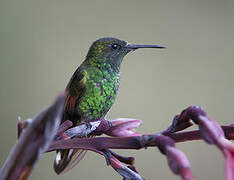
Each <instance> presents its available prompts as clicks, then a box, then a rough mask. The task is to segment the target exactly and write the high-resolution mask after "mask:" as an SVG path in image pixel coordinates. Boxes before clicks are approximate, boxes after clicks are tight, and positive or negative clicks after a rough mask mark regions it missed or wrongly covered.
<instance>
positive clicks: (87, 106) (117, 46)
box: [54, 38, 163, 174]
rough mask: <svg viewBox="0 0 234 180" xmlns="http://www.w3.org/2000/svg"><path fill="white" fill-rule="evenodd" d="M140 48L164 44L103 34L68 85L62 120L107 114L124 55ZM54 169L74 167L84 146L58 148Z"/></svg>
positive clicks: (82, 153)
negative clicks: (141, 42) (150, 43)
mask: <svg viewBox="0 0 234 180" xmlns="http://www.w3.org/2000/svg"><path fill="white" fill-rule="evenodd" d="M138 48H163V47H161V46H157V45H134V44H129V43H127V42H126V41H122V40H119V39H116V38H102V39H99V40H97V41H95V42H94V43H93V44H92V46H91V47H90V49H89V51H88V54H87V56H86V59H85V60H84V62H83V63H82V64H81V65H80V66H79V67H78V69H77V70H76V71H75V73H74V74H73V76H72V78H71V80H70V82H69V83H68V85H67V88H66V92H67V99H66V104H65V109H64V117H63V120H62V121H65V120H71V121H72V122H73V125H74V126H76V125H78V124H80V123H83V122H88V121H93V120H98V119H101V118H104V117H105V115H106V114H107V112H108V111H109V110H110V108H111V106H112V105H113V103H114V101H115V98H116V94H117V91H118V87H119V76H120V65H121V63H122V60H123V57H124V56H125V55H126V54H127V53H129V52H130V51H133V50H135V49H138ZM57 153H58V154H57V156H56V160H55V163H54V169H55V171H56V172H57V173H58V174H60V173H64V172H66V171H68V170H69V169H71V168H72V167H73V166H74V165H75V164H77V163H78V162H79V161H80V160H81V159H82V157H83V156H84V155H85V151H84V150H79V149H78V150H77V149H76V150H73V149H71V150H61V151H58V152H57Z"/></svg>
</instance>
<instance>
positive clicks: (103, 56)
mask: <svg viewBox="0 0 234 180" xmlns="http://www.w3.org/2000/svg"><path fill="white" fill-rule="evenodd" d="M139 48H165V47H163V46H159V45H137V44H130V43H128V42H127V41H123V40H119V39H116V38H111V37H106V38H101V39H98V40H96V41H95V42H93V44H92V45H91V47H90V48H89V51H88V54H87V57H86V60H88V61H91V62H92V64H99V65H101V64H103V63H105V64H106V63H109V64H110V65H112V66H114V67H115V68H117V69H119V67H120V65H121V62H122V60H123V58H124V56H125V55H126V54H128V53H129V52H131V51H134V50H136V49H139Z"/></svg>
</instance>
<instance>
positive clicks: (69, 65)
mask: <svg viewBox="0 0 234 180" xmlns="http://www.w3.org/2000/svg"><path fill="white" fill-rule="evenodd" d="M233 18H234V1H232V0H223V1H219V0H212V1H211V0H196V1H195V0H191V1H188V0H177V1H169V0H147V1H140V0H137V1H123V0H119V1H109V0H99V1H79V0H68V1H64V0H40V1H35V0H21V1H18V0H1V1H0V84H1V88H0V99H1V100H0V107H1V108H0V114H1V126H0V143H1V149H0V165H1V166H2V164H3V163H4V161H5V159H6V157H7V156H8V154H9V152H10V150H11V147H12V146H13V145H14V144H15V142H16V123H17V117H18V116H21V117H22V118H23V119H26V118H29V117H33V116H34V115H35V114H37V113H38V112H39V111H41V109H42V108H44V107H45V106H48V105H49V104H51V103H52V101H53V100H54V98H55V96H56V95H57V94H58V93H59V92H61V91H63V90H64V88H65V86H66V84H67V82H68V81H69V79H70V77H71V76H72V74H73V72H74V71H75V70H76V68H77V67H78V65H79V64H80V63H81V62H82V61H83V60H84V57H85V55H86V53H87V51H88V48H89V46H90V45H91V43H92V42H93V41H94V40H96V39H98V38H100V37H105V36H112V37H117V38H120V39H124V40H127V41H129V42H133V43H142V44H143V43H146V44H149V43H152V44H161V45H165V46H167V47H168V48H167V49H165V50H157V49H156V50H155V49H144V50H138V51H135V52H134V53H131V54H129V55H127V57H126V58H125V59H124V63H123V65H122V69H121V70H122V72H121V73H122V74H121V85H120V91H119V94H118V98H117V101H116V103H115V104H114V106H113V108H112V110H111V111H110V113H109V115H108V118H118V117H130V118H137V119H142V120H143V121H144V123H143V125H142V126H141V127H140V128H139V129H138V131H139V132H141V133H155V132H159V131H161V130H163V129H165V128H167V127H168V126H169V124H170V123H171V121H172V119H173V116H174V115H175V114H177V113H180V112H181V110H183V109H184V108H186V107H187V106H190V105H194V104H198V105H200V106H202V107H203V108H204V109H205V111H206V112H207V113H208V115H209V116H210V117H212V118H214V119H215V120H217V121H218V122H219V123H220V124H231V123H234V110H233V108H234V105H233V100H234V71H233V68H234V60H233V48H234V39H233V33H234V21H233ZM177 147H179V148H180V149H182V150H183V151H184V152H185V154H186V155H187V156H188V158H189V160H190V162H191V165H192V171H193V173H194V174H195V176H196V178H197V179H206V180H211V179H223V170H224V159H223V157H222V154H221V153H220V152H219V151H218V150H217V149H216V148H214V147H212V146H208V145H207V144H205V143H204V142H202V141H196V142H186V143H181V144H177ZM118 152H121V153H122V154H124V155H130V156H135V157H136V166H137V168H138V170H139V172H140V174H141V175H142V176H143V177H145V178H146V179H155V178H157V179H179V178H178V177H176V176H174V175H173V174H172V173H171V172H170V170H169V167H168V165H167V162H166V159H165V157H164V156H162V155H161V154H160V153H159V152H158V150H157V149H155V148H151V149H150V148H149V149H147V150H144V149H143V150H139V151H134V150H131V151H118ZM54 156H55V154H54V153H49V154H45V155H43V156H42V158H41V160H40V161H39V163H38V165H37V166H36V168H35V170H34V171H33V174H32V176H31V177H30V179H33V180H39V179H51V180H53V179H58V180H62V179H66V180H71V179H82V180H92V179H113V180H115V179H116V180H118V179H121V178H120V177H119V175H118V174H117V173H116V172H114V171H113V170H112V169H111V168H110V167H107V166H106V163H105V160H104V158H103V157H101V156H99V155H97V154H94V153H92V152H90V153H88V154H87V156H86V157H85V159H84V160H83V161H82V162H81V163H80V164H79V165H78V166H77V167H75V168H74V169H73V170H72V171H70V172H69V173H67V174H65V175H62V176H57V175H56V174H55V173H54V171H53V168H52V165H53V159H54Z"/></svg>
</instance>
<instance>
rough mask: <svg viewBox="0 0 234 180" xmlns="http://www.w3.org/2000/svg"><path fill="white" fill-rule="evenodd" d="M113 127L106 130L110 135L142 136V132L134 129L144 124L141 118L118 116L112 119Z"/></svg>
mask: <svg viewBox="0 0 234 180" xmlns="http://www.w3.org/2000/svg"><path fill="white" fill-rule="evenodd" d="M110 122H111V124H112V127H111V128H110V129H109V130H108V131H107V132H106V134H107V135H109V136H118V137H127V136H140V135H141V134H139V133H136V132H134V131H133V130H134V129H135V128H137V127H139V126H140V125H141V124H142V121H141V120H137V119H129V118H118V119H113V120H110Z"/></svg>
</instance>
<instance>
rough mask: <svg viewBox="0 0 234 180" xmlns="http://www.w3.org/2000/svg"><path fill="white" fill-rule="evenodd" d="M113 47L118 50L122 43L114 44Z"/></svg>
mask: <svg viewBox="0 0 234 180" xmlns="http://www.w3.org/2000/svg"><path fill="white" fill-rule="evenodd" d="M111 48H112V49H114V50H116V49H119V48H120V45H118V44H112V45H111Z"/></svg>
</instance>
